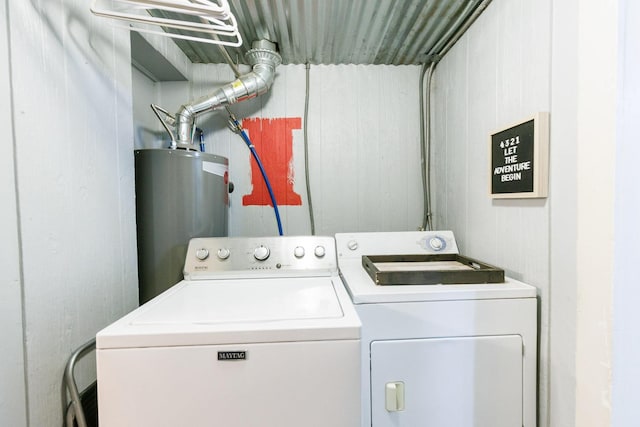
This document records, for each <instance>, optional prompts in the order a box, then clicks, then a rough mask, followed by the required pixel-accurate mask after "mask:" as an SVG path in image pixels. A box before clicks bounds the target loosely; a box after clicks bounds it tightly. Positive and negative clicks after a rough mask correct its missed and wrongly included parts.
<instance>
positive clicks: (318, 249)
mask: <svg viewBox="0 0 640 427" xmlns="http://www.w3.org/2000/svg"><path fill="white" fill-rule="evenodd" d="M313 253H314V255H315V256H317V257H318V258H322V257H323V256H324V254H325V253H326V250H325V248H324V246H316V248H315V249H314V250H313Z"/></svg>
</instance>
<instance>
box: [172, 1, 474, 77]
mask: <svg viewBox="0 0 640 427" xmlns="http://www.w3.org/2000/svg"><path fill="white" fill-rule="evenodd" d="M229 3H230V6H231V10H232V12H233V14H234V15H235V16H236V18H237V21H238V27H239V31H240V34H241V35H242V38H243V39H244V40H261V39H266V40H271V41H274V42H276V43H278V50H279V53H280V55H281V56H282V63H283V64H304V63H307V62H309V63H311V64H387V65H408V64H422V63H425V62H428V60H429V56H430V54H431V53H434V52H438V51H439V50H440V49H441V48H442V46H443V45H444V44H445V43H446V42H447V40H448V39H449V38H450V36H451V35H452V34H453V33H454V32H455V30H457V29H458V28H460V26H461V24H462V22H464V20H465V19H466V18H467V17H468V16H470V15H471V14H472V13H473V12H474V11H475V9H476V8H478V7H479V6H480V5H481V4H482V3H483V1H482V0H230V1H229ZM174 41H175V42H176V44H177V45H178V46H179V47H180V49H182V51H183V52H184V53H185V54H186V55H187V57H188V58H189V59H190V60H191V62H194V63H224V62H225V59H224V58H223V57H222V55H221V54H220V51H219V49H218V48H217V47H216V46H209V45H206V44H204V43H193V42H189V41H184V40H177V39H175V40H174ZM249 49H250V46H249V45H248V44H246V43H245V45H243V46H242V47H240V48H227V50H228V52H229V54H230V55H231V58H232V59H233V60H234V61H237V62H239V63H242V61H243V59H244V54H245V53H246V52H247V51H248V50H249Z"/></svg>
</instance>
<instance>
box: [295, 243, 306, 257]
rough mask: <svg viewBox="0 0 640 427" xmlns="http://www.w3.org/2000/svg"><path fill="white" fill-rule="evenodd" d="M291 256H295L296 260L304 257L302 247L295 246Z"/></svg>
mask: <svg viewBox="0 0 640 427" xmlns="http://www.w3.org/2000/svg"><path fill="white" fill-rule="evenodd" d="M293 255H295V257H296V258H302V257H303V256H304V248H303V247H302V246H296V247H295V249H294V250H293Z"/></svg>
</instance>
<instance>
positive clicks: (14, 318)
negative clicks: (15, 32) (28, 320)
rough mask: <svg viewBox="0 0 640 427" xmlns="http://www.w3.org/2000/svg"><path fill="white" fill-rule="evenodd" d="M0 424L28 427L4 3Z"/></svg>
mask: <svg viewBox="0 0 640 427" xmlns="http://www.w3.org/2000/svg"><path fill="white" fill-rule="evenodd" d="M0 28H1V29H2V30H1V31H3V34H2V36H0V129H3V135H4V137H3V138H0V152H2V155H0V200H2V203H0V325H2V334H0V361H1V362H0V425H2V426H15V427H21V426H25V425H26V422H27V419H26V417H27V410H26V394H25V371H24V353H23V346H22V342H23V339H22V337H23V329H22V297H21V290H22V286H21V285H22V280H21V277H20V245H19V241H18V216H17V215H18V214H17V210H16V209H17V202H16V181H15V163H14V145H13V144H14V138H13V112H12V110H11V79H10V77H9V71H10V70H9V58H10V55H9V40H8V35H9V34H8V20H7V8H6V4H5V2H0Z"/></svg>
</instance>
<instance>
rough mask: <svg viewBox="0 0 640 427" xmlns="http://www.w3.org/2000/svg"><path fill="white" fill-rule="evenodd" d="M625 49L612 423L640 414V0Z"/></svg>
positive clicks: (631, 8) (629, 5)
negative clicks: (639, 267)
mask: <svg viewBox="0 0 640 427" xmlns="http://www.w3.org/2000/svg"><path fill="white" fill-rule="evenodd" d="M619 16H620V17H621V18H620V19H621V22H620V25H621V28H620V35H621V44H620V48H621V54H620V56H619V63H618V64H619V66H620V70H619V74H618V78H620V85H619V86H618V103H619V106H620V108H619V110H618V111H619V113H620V117H619V122H618V136H617V150H616V182H617V191H616V202H615V203H616V209H615V210H616V212H615V215H616V218H615V222H616V224H615V234H616V236H615V262H614V267H615V270H614V278H615V282H614V287H613V296H614V305H613V309H614V318H613V342H612V345H613V362H614V363H613V374H612V376H613V378H612V397H611V399H612V408H613V409H612V421H611V426H613V427H624V426H628V425H633V424H634V423H635V422H637V420H638V419H640V406H639V405H638V400H637V389H638V384H639V383H640V364H639V363H638V360H640V341H639V340H638V339H637V337H638V329H637V325H639V324H640V311H638V307H639V306H640V288H638V286H637V284H638V279H637V274H636V270H637V265H638V261H639V260H640V249H638V242H640V224H639V223H638V218H639V217H640V192H639V191H638V188H637V185H638V182H640V168H638V167H637V159H638V158H640V145H638V143H637V130H636V129H637V128H636V126H637V124H638V123H639V122H640V103H639V102H638V99H640V27H639V26H638V25H637V23H638V22H640V3H638V2H635V1H633V0H631V1H623V2H620V9H619Z"/></svg>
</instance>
